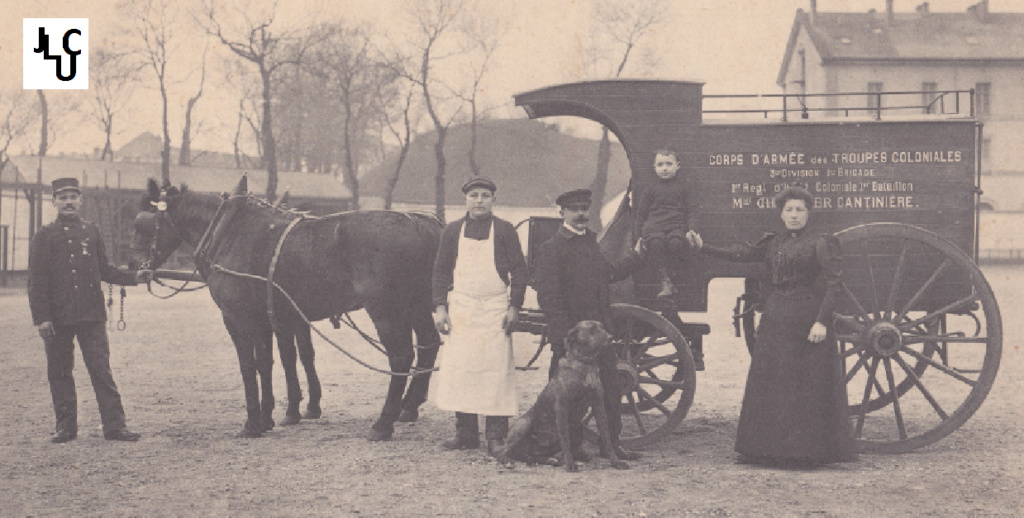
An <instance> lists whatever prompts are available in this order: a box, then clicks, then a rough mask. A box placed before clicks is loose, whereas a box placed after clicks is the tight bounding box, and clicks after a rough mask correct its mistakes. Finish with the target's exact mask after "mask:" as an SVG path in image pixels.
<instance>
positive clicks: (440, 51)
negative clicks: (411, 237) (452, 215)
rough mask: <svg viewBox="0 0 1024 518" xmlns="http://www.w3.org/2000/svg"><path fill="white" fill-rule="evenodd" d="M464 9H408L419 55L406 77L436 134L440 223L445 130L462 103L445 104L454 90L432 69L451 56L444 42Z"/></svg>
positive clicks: (435, 0)
mask: <svg viewBox="0 0 1024 518" xmlns="http://www.w3.org/2000/svg"><path fill="white" fill-rule="evenodd" d="M463 7H464V6H463V2H462V0H413V1H412V2H411V5H410V9H411V10H412V12H413V15H414V17H415V21H416V35H415V38H414V39H413V41H412V45H413V47H414V48H415V49H416V53H417V55H418V56H417V61H418V67H416V68H415V69H414V70H411V71H409V72H408V73H407V74H406V75H407V77H408V78H409V79H410V80H411V81H413V82H414V83H416V85H418V86H419V88H420V89H421V91H422V95H423V106H424V108H425V109H426V111H427V115H428V116H430V120H431V122H432V123H433V125H434V131H435V132H436V133H437V140H436V141H435V142H434V159H435V160H436V161H437V171H436V173H435V176H434V203H435V209H434V210H435V211H436V212H437V216H438V217H439V218H441V219H442V220H443V219H444V207H445V169H446V166H447V162H446V160H445V156H444V146H445V139H446V138H447V136H448V128H449V127H450V126H451V124H452V123H453V122H454V121H455V118H456V117H457V116H458V114H459V111H461V109H462V105H463V103H462V102H458V103H455V104H454V105H452V103H446V102H445V101H446V99H445V97H448V100H451V99H455V96H454V95H452V92H453V90H452V88H451V87H450V86H448V85H446V84H444V83H443V82H441V81H439V80H438V79H437V78H436V77H435V74H434V71H435V70H434V67H435V65H436V64H437V62H438V61H440V60H443V59H445V58H447V57H450V55H451V54H446V53H445V51H446V50H445V46H444V41H443V38H444V37H445V36H446V35H447V34H448V33H449V32H450V31H451V30H453V29H454V27H455V25H456V23H457V21H458V19H459V16H460V15H461V13H462V11H463ZM460 101H461V100H460ZM445 104H447V105H449V106H448V109H447V115H446V114H444V110H443V108H442V105H445Z"/></svg>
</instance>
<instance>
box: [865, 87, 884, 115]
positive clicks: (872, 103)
mask: <svg viewBox="0 0 1024 518" xmlns="http://www.w3.org/2000/svg"><path fill="white" fill-rule="evenodd" d="M881 92H882V83H881V82H876V81H871V82H869V83H868V98H867V101H868V109H869V110H877V109H879V108H881V107H882V105H881V101H882V99H881V96H880V95H878V94H880V93H881Z"/></svg>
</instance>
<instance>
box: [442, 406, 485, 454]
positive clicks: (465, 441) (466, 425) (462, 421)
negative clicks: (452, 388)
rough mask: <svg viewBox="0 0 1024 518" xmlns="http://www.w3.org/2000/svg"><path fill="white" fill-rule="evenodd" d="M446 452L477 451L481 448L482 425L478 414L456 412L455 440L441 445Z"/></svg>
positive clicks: (449, 440)
mask: <svg viewBox="0 0 1024 518" xmlns="http://www.w3.org/2000/svg"><path fill="white" fill-rule="evenodd" d="M441 447H442V448H444V449H446V450H475V449H477V448H479V447H480V425H479V424H478V423H477V417H476V414H467V413H463V412H455V438H454V439H448V440H447V441H444V442H442V443H441Z"/></svg>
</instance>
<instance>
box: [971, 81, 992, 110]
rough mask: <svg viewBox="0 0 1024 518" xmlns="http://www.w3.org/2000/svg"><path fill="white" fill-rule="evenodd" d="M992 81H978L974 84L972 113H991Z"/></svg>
mask: <svg viewBox="0 0 1024 518" xmlns="http://www.w3.org/2000/svg"><path fill="white" fill-rule="evenodd" d="M991 104H992V83H978V84H977V85H975V86H974V115H975V116H977V117H981V116H984V115H988V114H989V113H991V109H992V106H991Z"/></svg>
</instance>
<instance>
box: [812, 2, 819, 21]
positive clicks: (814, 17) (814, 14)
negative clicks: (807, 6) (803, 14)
mask: <svg viewBox="0 0 1024 518" xmlns="http://www.w3.org/2000/svg"><path fill="white" fill-rule="evenodd" d="M817 19H818V0H811V23H812V24H813V23H814V22H816V21H818V20H817Z"/></svg>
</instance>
